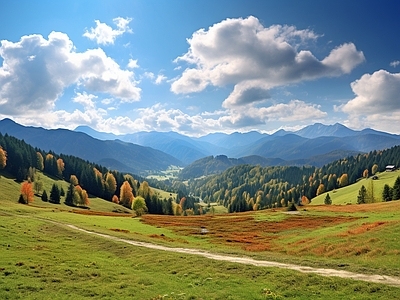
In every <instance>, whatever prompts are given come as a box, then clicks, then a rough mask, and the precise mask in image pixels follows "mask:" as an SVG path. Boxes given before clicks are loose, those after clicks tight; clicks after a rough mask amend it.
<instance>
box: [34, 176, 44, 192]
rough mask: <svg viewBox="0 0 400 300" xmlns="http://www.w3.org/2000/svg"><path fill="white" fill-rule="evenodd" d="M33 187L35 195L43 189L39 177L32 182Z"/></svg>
mask: <svg viewBox="0 0 400 300" xmlns="http://www.w3.org/2000/svg"><path fill="white" fill-rule="evenodd" d="M33 186H34V188H35V191H36V194H39V193H40V191H41V190H42V189H43V182H42V181H41V180H40V176H39V175H38V176H37V178H36V180H35V181H34V182H33Z"/></svg>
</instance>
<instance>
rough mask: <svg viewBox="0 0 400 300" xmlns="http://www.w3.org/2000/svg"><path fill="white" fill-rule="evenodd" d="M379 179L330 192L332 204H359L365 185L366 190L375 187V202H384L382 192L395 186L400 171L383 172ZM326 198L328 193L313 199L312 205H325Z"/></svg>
mask: <svg viewBox="0 0 400 300" xmlns="http://www.w3.org/2000/svg"><path fill="white" fill-rule="evenodd" d="M377 176H378V179H377V180H373V179H372V178H368V179H361V180H359V181H358V182H356V183H355V184H352V185H349V186H346V187H344V188H340V189H337V190H335V191H330V192H329V196H330V197H331V199H332V204H334V205H335V204H357V196H358V191H359V190H360V188H361V186H362V185H364V186H365V188H367V189H368V188H369V187H371V185H373V192H374V198H375V202H381V201H382V191H383V187H384V185H385V184H388V185H389V186H390V187H392V186H393V184H394V182H395V180H396V178H397V177H398V176H400V171H399V170H397V171H395V172H382V173H378V174H377ZM325 197H326V193H323V194H321V195H319V196H317V197H315V198H313V199H312V201H311V204H313V205H320V204H324V199H325Z"/></svg>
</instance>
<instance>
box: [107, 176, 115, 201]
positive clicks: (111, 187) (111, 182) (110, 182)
mask: <svg viewBox="0 0 400 300" xmlns="http://www.w3.org/2000/svg"><path fill="white" fill-rule="evenodd" d="M104 188H105V194H106V197H107V198H108V199H110V198H112V195H114V193H115V191H116V190H117V180H116V179H115V177H114V175H113V174H112V173H111V172H108V173H107V174H106V180H105V183H104Z"/></svg>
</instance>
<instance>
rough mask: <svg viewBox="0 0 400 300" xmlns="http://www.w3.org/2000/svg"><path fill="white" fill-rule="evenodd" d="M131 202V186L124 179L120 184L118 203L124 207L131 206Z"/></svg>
mask: <svg viewBox="0 0 400 300" xmlns="http://www.w3.org/2000/svg"><path fill="white" fill-rule="evenodd" d="M132 202H133V193H132V187H131V185H130V184H129V182H128V181H124V182H123V183H122V186H121V190H120V196H119V203H120V204H122V205H123V206H125V207H128V208H131V207H132Z"/></svg>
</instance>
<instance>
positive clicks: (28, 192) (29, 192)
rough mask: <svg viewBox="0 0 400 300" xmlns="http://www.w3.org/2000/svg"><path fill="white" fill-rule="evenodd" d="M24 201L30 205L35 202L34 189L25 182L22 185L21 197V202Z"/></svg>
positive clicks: (30, 184)
mask: <svg viewBox="0 0 400 300" xmlns="http://www.w3.org/2000/svg"><path fill="white" fill-rule="evenodd" d="M22 199H23V203H25V204H29V203H32V202H33V200H34V193H33V188H32V183H30V182H28V181H25V182H23V183H22V185H21V196H20V200H19V201H20V202H22V201H21V200H22Z"/></svg>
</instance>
